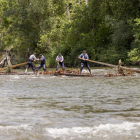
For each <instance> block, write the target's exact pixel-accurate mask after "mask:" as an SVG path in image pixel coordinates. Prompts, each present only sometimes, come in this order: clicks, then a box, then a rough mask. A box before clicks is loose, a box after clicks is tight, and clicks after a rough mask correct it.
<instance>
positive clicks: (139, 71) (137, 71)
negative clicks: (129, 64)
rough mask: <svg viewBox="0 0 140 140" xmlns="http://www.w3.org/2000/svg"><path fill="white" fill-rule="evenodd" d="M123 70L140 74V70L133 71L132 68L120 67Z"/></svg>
mask: <svg viewBox="0 0 140 140" xmlns="http://www.w3.org/2000/svg"><path fill="white" fill-rule="evenodd" d="M120 68H121V69H122V70H127V71H131V72H136V73H140V70H137V69H132V68H126V67H122V66H121V67H120Z"/></svg>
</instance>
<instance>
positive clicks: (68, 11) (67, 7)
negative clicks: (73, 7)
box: [65, 0, 70, 22]
mask: <svg viewBox="0 0 140 140" xmlns="http://www.w3.org/2000/svg"><path fill="white" fill-rule="evenodd" d="M65 3H66V14H67V16H68V20H69V22H70V10H69V3H67V2H66V0H65Z"/></svg>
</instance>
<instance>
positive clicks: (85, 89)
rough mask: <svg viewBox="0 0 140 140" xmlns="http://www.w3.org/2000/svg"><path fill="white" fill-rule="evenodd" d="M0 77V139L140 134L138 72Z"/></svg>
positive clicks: (73, 139) (101, 138)
mask: <svg viewBox="0 0 140 140" xmlns="http://www.w3.org/2000/svg"><path fill="white" fill-rule="evenodd" d="M109 71H110V70H109V69H103V68H102V69H93V70H92V72H93V73H96V74H97V73H98V74H101V73H107V72H109ZM0 77H1V80H0V140H4V139H6V140H137V139H140V75H137V76H134V77H110V78H109V77H93V78H77V77H65V76H63V77H55V76H43V75H37V76H35V75H34V76H20V75H19V76H18V75H11V76H0Z"/></svg>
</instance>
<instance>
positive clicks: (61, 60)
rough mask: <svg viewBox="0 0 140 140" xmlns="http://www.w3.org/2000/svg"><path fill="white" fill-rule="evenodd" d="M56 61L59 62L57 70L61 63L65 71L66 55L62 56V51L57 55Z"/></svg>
mask: <svg viewBox="0 0 140 140" xmlns="http://www.w3.org/2000/svg"><path fill="white" fill-rule="evenodd" d="M56 62H57V67H56V70H58V69H59V65H60V66H61V67H62V69H63V72H64V57H63V56H62V54H61V53H59V55H58V56H57V57H56Z"/></svg>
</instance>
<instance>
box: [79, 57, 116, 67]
mask: <svg viewBox="0 0 140 140" xmlns="http://www.w3.org/2000/svg"><path fill="white" fill-rule="evenodd" d="M81 59H82V60H85V61H89V62H93V63H97V64H101V65H105V66H109V67H118V65H113V64H108V63H103V62H98V61H93V60H89V59H83V58H81Z"/></svg>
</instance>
